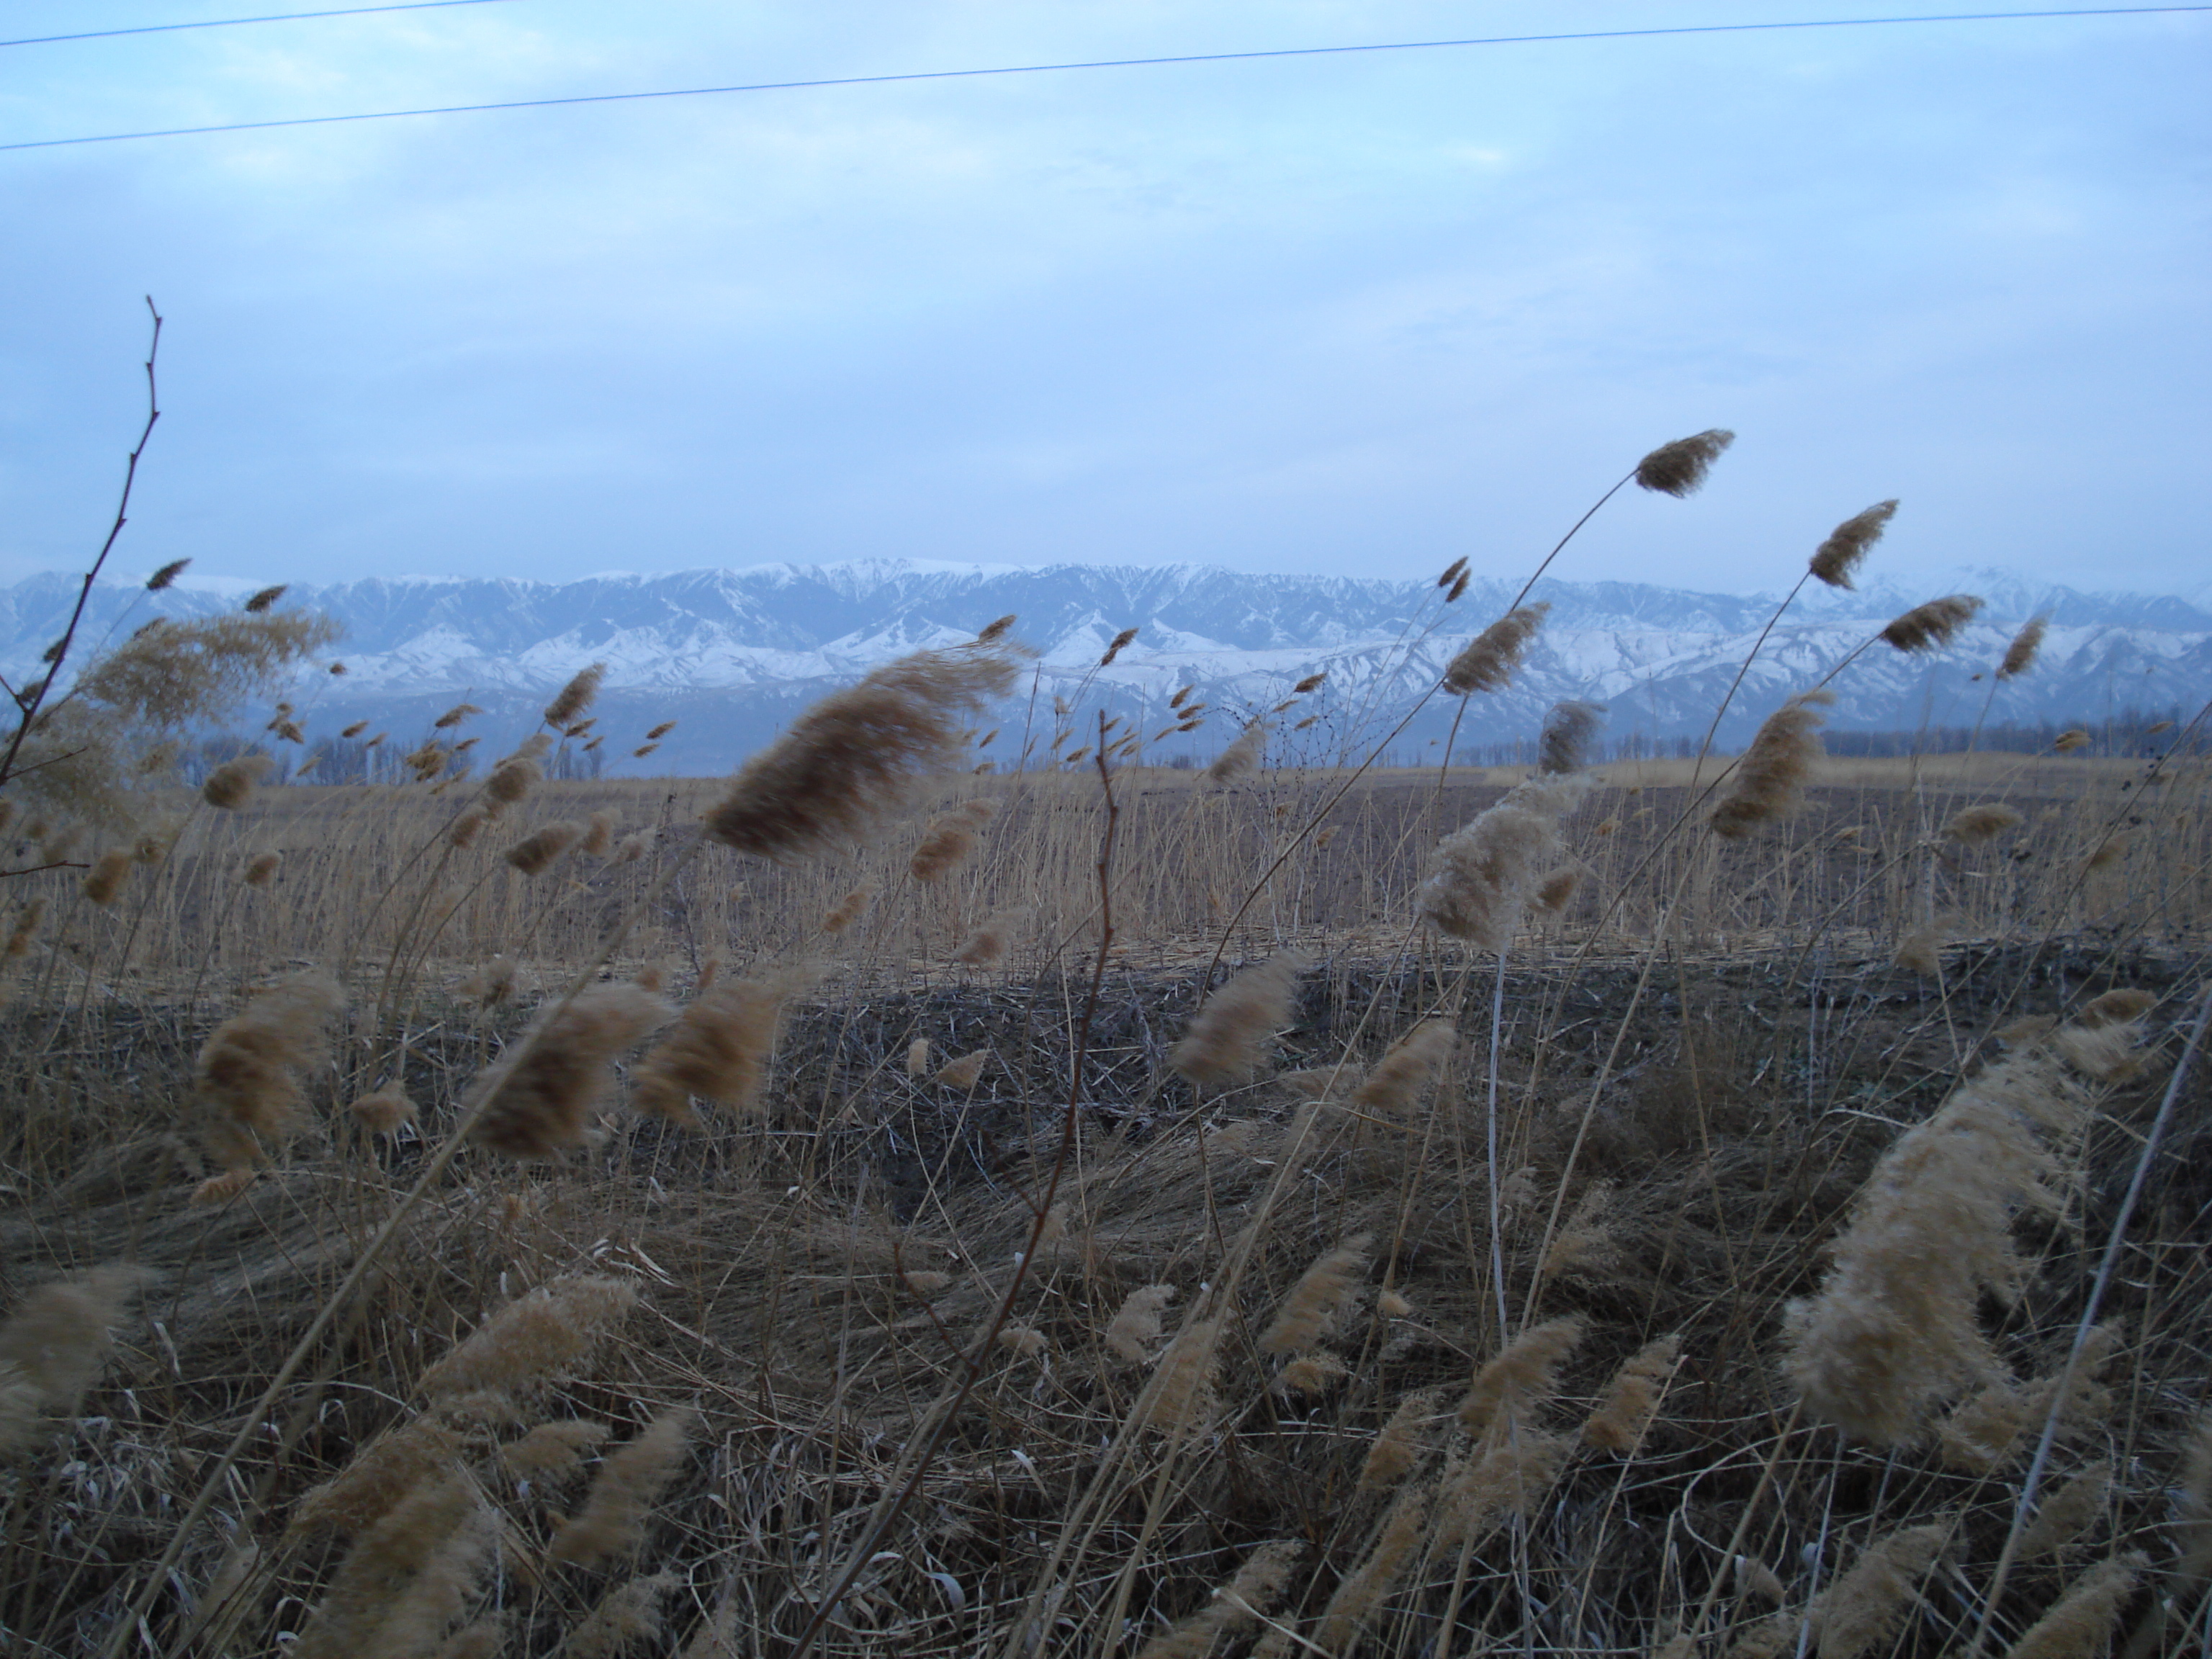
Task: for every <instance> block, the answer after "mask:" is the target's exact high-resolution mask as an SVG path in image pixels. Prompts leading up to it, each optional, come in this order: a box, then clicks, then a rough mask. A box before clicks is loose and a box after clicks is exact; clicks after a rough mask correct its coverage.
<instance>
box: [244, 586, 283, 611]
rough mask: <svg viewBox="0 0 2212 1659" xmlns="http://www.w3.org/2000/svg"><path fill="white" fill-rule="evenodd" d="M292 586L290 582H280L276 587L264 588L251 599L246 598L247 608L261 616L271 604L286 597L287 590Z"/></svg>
mask: <svg viewBox="0 0 2212 1659" xmlns="http://www.w3.org/2000/svg"><path fill="white" fill-rule="evenodd" d="M289 586H291V584H290V583H289V582H279V583H277V584H276V586H274V587H264V588H263V589H262V590H261V591H260V592H258V593H256V594H254V595H253V596H252V598H251V599H247V600H246V610H247V611H250V612H252V614H253V615H255V616H257V617H258V616H259V615H260V614H261V613H262V612H263V611H266V610H267V609H268V608H269V607H270V605H274V604H276V601H277V600H279V599H283V597H284V592H285V590H286V589H287V588H288V587H289Z"/></svg>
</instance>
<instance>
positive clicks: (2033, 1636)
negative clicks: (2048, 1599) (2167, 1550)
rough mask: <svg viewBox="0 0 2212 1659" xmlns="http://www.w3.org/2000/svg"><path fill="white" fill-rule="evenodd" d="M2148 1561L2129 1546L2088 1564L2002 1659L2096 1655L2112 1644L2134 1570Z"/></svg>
mask: <svg viewBox="0 0 2212 1659" xmlns="http://www.w3.org/2000/svg"><path fill="white" fill-rule="evenodd" d="M2148 1565H2150V1558H2149V1557H2148V1556H2147V1555H2144V1554H2142V1553H2140V1552H2137V1551H2130V1552H2129V1553H2127V1554H2125V1555H2123V1556H2119V1557H2117V1558H2116V1559H2112V1560H2110V1561H2104V1562H2100V1563H2099V1564H2098V1565H2095V1566H2093V1567H2092V1568H2090V1569H2089V1571H2087V1572H2085V1573H2083V1574H2082V1575H2081V1577H2079V1578H2077V1579H2075V1581H2074V1582H2073V1583H2071V1584H2069V1585H2068V1586H2067V1589H2066V1594H2065V1595H2062V1596H2060V1597H2059V1598H2058V1601H2057V1604H2056V1605H2055V1606H2053V1607H2051V1611H2050V1612H2048V1613H2045V1614H2044V1615H2043V1617H2042V1618H2040V1619H2039V1620H2036V1621H2035V1622H2034V1623H2033V1625H2030V1626H2028V1627H2027V1630H2026V1632H2023V1633H2022V1634H2021V1638H2020V1640H2019V1641H2017V1642H2015V1643H2014V1644H2012V1646H2011V1647H2009V1648H2008V1649H2007V1650H2005V1659H2098V1656H2100V1655H2101V1654H2103V1653H2105V1652H2106V1651H2107V1650H2109V1648H2110V1646H2111V1644H2112V1631H2113V1628H2114V1626H2117V1625H2118V1623H2119V1618H2120V1610H2121V1609H2122V1608H2123V1607H2125V1606H2126V1605H2127V1601H2128V1598H2129V1597H2130V1595H2134V1594H2135V1588H2136V1577H2137V1575H2138V1574H2140V1573H2141V1572H2142V1570H2143V1569H2144V1568H2145V1567H2147V1566H2148Z"/></svg>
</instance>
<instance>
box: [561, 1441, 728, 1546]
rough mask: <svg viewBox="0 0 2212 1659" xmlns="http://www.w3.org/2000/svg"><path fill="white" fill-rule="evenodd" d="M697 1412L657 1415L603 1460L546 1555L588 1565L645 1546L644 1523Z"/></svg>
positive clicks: (671, 1476) (679, 1462)
mask: <svg viewBox="0 0 2212 1659" xmlns="http://www.w3.org/2000/svg"><path fill="white" fill-rule="evenodd" d="M697 1418H698V1413H696V1412H694V1411H692V1410H691V1409H690V1407H680V1406H679V1407H671V1408H670V1409H669V1410H666V1411H663V1412H661V1413H658V1414H657V1415H656V1416H655V1417H654V1418H653V1421H652V1422H651V1423H649V1424H647V1425H646V1427H645V1428H644V1429H643V1431H641V1432H640V1433H639V1435H638V1436H637V1437H636V1438H635V1439H634V1440H632V1441H630V1442H629V1443H627V1444H625V1445H623V1446H619V1447H617V1449H615V1450H614V1451H612V1452H611V1453H609V1454H608V1455H607V1458H606V1461H605V1462H604V1463H602V1464H601V1465H600V1466H599V1478H598V1479H597V1480H593V1481H592V1490H591V1492H590V1495H589V1496H588V1497H587V1498H586V1499H585V1500H584V1507H583V1508H582V1509H581V1510H578V1511H577V1512H576V1513H575V1514H574V1515H573V1516H569V1517H568V1520H566V1521H564V1522H562V1524H561V1528H560V1530H558V1531H557V1532H556V1533H555V1534H553V1541H552V1543H551V1544H550V1546H548V1547H547V1549H546V1554H547V1555H548V1556H550V1558H551V1559H554V1560H556V1561H567V1562H574V1563H576V1564H578V1565H583V1566H589V1565H592V1564H593V1563H595V1562H599V1561H604V1560H605V1559H607V1558H608V1557H609V1556H615V1555H633V1554H635V1553H636V1552H637V1551H638V1550H639V1549H640V1548H641V1547H643V1545H644V1543H645V1523H646V1522H647V1519H648V1518H649V1517H650V1516H651V1515H652V1512H653V1504H655V1503H656V1502H658V1501H659V1497H660V1494H661V1492H662V1490H663V1489H664V1488H665V1487H666V1486H667V1485H668V1483H669V1482H670V1481H671V1480H673V1479H675V1477H676V1474H677V1471H678V1468H679V1467H680V1466H681V1465H682V1463H683V1462H684V1449H685V1443H686V1442H687V1441H688V1440H689V1439H690V1435H691V1430H692V1426H693V1425H694V1424H695V1422H696V1420H697Z"/></svg>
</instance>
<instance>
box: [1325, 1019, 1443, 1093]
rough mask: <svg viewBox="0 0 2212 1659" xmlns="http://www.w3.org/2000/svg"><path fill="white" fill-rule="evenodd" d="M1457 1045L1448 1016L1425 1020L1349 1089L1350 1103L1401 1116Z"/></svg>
mask: <svg viewBox="0 0 2212 1659" xmlns="http://www.w3.org/2000/svg"><path fill="white" fill-rule="evenodd" d="M1458 1046H1459V1035H1458V1033H1457V1032H1455V1030H1453V1029H1452V1024H1451V1022H1450V1021H1449V1020H1448V1019H1425V1020H1423V1021H1422V1022H1421V1023H1420V1024H1419V1025H1416V1026H1415V1027H1414V1028H1413V1030H1410V1031H1408V1032H1407V1033H1406V1035H1405V1036H1401V1037H1400V1038H1399V1039H1398V1040H1397V1041H1396V1042H1394V1043H1392V1044H1391V1045H1390V1047H1389V1049H1388V1050H1387V1051H1386V1052H1385V1053H1384V1054H1383V1058H1382V1059H1380V1060H1377V1061H1376V1062H1375V1069H1374V1070H1373V1071H1371V1072H1370V1073H1368V1074H1367V1075H1366V1077H1365V1078H1364V1079H1362V1081H1361V1082H1360V1085H1359V1087H1358V1088H1357V1089H1356V1090H1354V1091H1352V1103H1353V1104H1354V1105H1356V1106H1358V1107H1361V1108H1362V1109H1365V1110H1367V1111H1370V1112H1373V1113H1375V1114H1376V1115H1377V1116H1382V1117H1403V1116H1404V1115H1406V1114H1407V1112H1408V1111H1410V1110H1412V1109H1413V1103H1414V1102H1415V1101H1416V1100H1418V1099H1419V1098H1420V1094H1421V1091H1422V1090H1423V1089H1425V1088H1426V1087H1427V1086H1428V1084H1429V1079H1431V1078H1433V1077H1434V1076H1435V1075H1436V1074H1437V1069H1438V1068H1439V1067H1441V1066H1443V1063H1444V1062H1445V1061H1446V1060H1449V1059H1450V1058H1451V1054H1452V1050H1453V1049H1454V1048H1457V1047H1458Z"/></svg>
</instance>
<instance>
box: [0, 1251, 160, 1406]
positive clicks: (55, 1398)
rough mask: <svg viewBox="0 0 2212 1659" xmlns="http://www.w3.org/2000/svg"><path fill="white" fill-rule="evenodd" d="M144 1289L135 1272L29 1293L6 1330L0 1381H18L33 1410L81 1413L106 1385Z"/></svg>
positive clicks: (1, 1330)
mask: <svg viewBox="0 0 2212 1659" xmlns="http://www.w3.org/2000/svg"><path fill="white" fill-rule="evenodd" d="M144 1282H145V1275H144V1274H143V1273H141V1272H140V1271H139V1270H138V1269H137V1268H136V1267H121V1266H110V1267H91V1268H88V1269H86V1270H84V1271H82V1272H81V1273H70V1274H69V1275H68V1276H67V1277H66V1278H63V1279H53V1280H50V1281H49V1282H48V1283H46V1284H44V1285H39V1286H37V1287H36V1288H35V1289H33V1290H31V1291H27V1292H26V1293H25V1294H24V1296H23V1297H22V1299H21V1301H20V1302H18V1303H17V1304H15V1312H13V1313H12V1314H10V1315H9V1316H8V1319H7V1322H6V1323H4V1324H0V1379H6V1380H12V1381H13V1383H15V1386H16V1387H17V1388H18V1389H21V1391H22V1392H23V1394H24V1395H25V1397H26V1399H27V1401H28V1403H29V1404H30V1405H32V1406H33V1407H44V1408H45V1409H46V1410H48V1411H54V1412H59V1413H64V1414H67V1413H74V1412H75V1411H76V1408H77V1405H78V1402H79V1401H81V1400H82V1397H83V1395H84V1393H85V1391H86V1390H87V1389H89V1388H91V1387H92V1385H93V1383H94V1381H95V1380H96V1379H97V1378H98V1377H99V1376H100V1367H101V1366H102V1365H103V1364H106V1360H107V1354H108V1351H109V1349H110V1348H111V1347H112V1346H113V1345H114V1328H115V1327H116V1326H117V1325H118V1324H120V1323H121V1322H122V1320H123V1314H124V1310H125V1308H126V1307H128V1306H129V1305H130V1302H131V1297H132V1296H134V1295H135V1294H137V1291H138V1289H139V1287H140V1285H143V1283H144ZM5 1415H6V1413H4V1412H0V1416H5Z"/></svg>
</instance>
